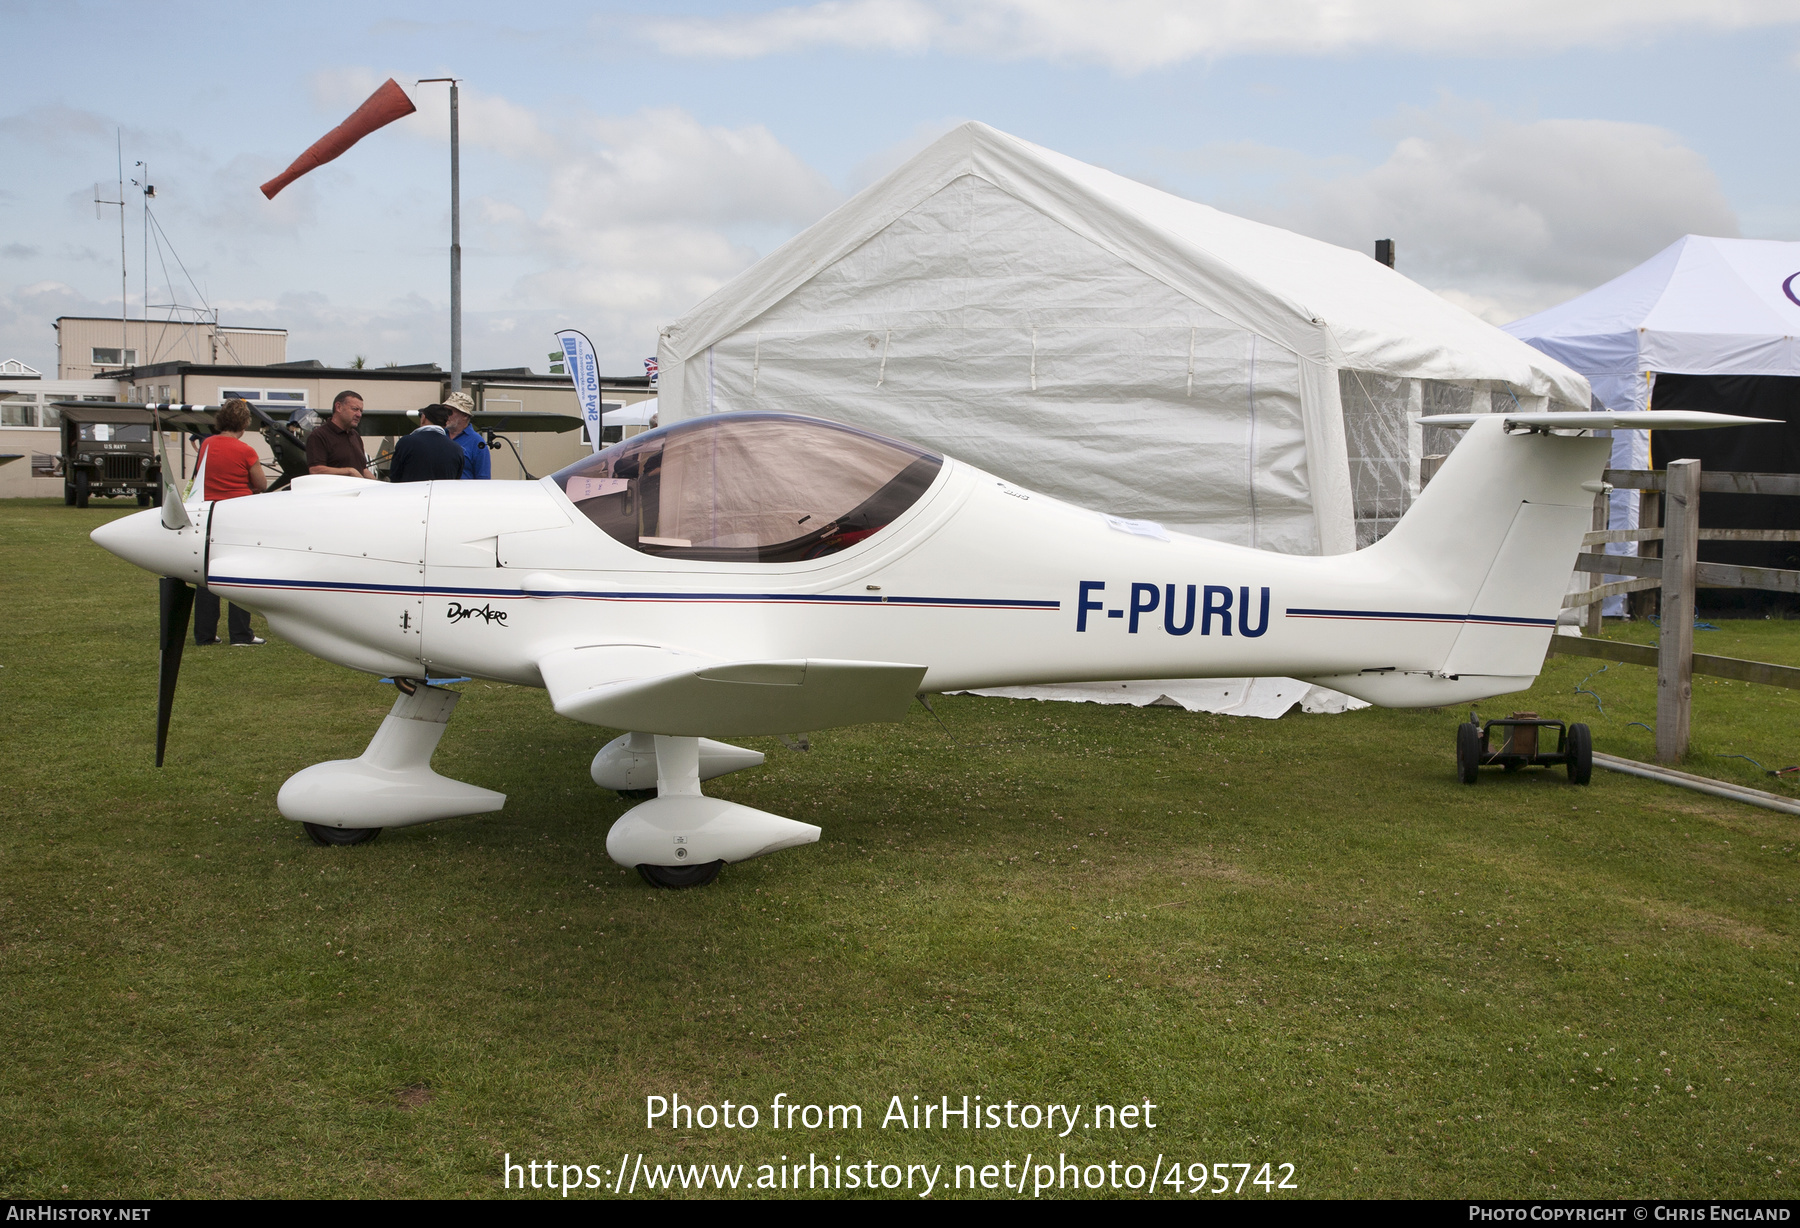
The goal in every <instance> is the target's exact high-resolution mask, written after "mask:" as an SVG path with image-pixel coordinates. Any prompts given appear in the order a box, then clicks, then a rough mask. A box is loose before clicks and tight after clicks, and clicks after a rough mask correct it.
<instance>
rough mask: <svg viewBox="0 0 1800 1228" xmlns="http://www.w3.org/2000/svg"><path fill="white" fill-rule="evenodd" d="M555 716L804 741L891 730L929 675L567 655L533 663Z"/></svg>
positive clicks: (610, 649) (654, 654) (631, 654)
mask: <svg viewBox="0 0 1800 1228" xmlns="http://www.w3.org/2000/svg"><path fill="white" fill-rule="evenodd" d="M538 672H539V674H540V675H541V676H542V677H543V680H544V687H545V689H546V690H548V691H549V692H550V701H551V703H552V704H553V705H555V708H556V711H557V713H558V715H561V716H566V717H569V718H571V719H573V720H578V721H584V722H586V723H587V724H590V725H606V726H608V727H610V728H613V729H630V730H634V731H636V732H639V733H661V734H668V735H671V736H675V737H733V736H737V737H743V736H754V735H758V734H762V735H769V734H779V733H802V732H807V731H810V730H814V729H831V728H835V727H837V726H839V725H859V724H862V723H864V722H867V721H897V720H899V719H900V718H901V717H902V716H904V715H905V714H906V709H907V706H908V705H909V704H911V703H912V701H913V696H914V695H916V694H917V693H918V690H919V683H920V682H921V681H922V680H923V679H924V677H925V666H923V665H902V664H896V663H894V662H890V661H826V660H817V659H807V658H803V659H798V660H787V661H715V660H709V659H708V658H705V657H701V656H697V655H695V654H693V653H686V652H680V651H678V650H676V649H672V648H664V647H662V646H660V645H655V644H595V645H591V646H588V647H583V648H565V649H561V650H559V651H557V652H553V653H550V654H549V655H547V656H545V657H544V658H543V659H541V660H540V661H539V662H538Z"/></svg>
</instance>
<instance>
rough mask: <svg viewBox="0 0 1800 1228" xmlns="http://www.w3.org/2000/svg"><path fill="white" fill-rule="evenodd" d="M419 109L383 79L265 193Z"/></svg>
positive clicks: (266, 187) (271, 195) (266, 186)
mask: <svg viewBox="0 0 1800 1228" xmlns="http://www.w3.org/2000/svg"><path fill="white" fill-rule="evenodd" d="M416 110H418V108H417V107H415V106H413V104H412V99H410V98H408V97H407V96H406V91H405V90H403V89H401V88H400V87H399V86H398V85H396V84H395V83H394V79H393V78H392V77H389V78H388V79H387V80H386V81H384V82H382V84H381V88H380V89H378V90H376V91H375V92H374V93H373V94H370V95H369V100H368V101H367V102H365V103H363V104H362V105H361V106H360V107H358V108H356V110H355V112H354V113H352V114H351V116H350V118H349V119H347V120H345V121H344V122H343V123H341V124H339V125H338V126H337V127H335V128H333V129H332V130H331V131H330V132H327V133H326V134H325V135H324V136H322V137H320V138H319V139H318V140H317V141H315V142H313V145H312V147H311V148H310V149H308V150H307V151H306V152H305V153H303V154H301V155H300V156H299V157H298V158H295V159H294V164H293V165H292V166H290V167H288V168H287V169H286V170H285V171H282V172H281V174H279V175H277V176H275V178H273V179H271V180H269V182H267V183H265V184H263V185H262V194H263V195H264V196H266V197H268V198H269V199H270V200H274V199H275V193H277V192H279V191H281V189H283V188H285V187H287V185H288V184H290V183H292V182H294V180H296V179H298V178H300V176H302V175H304V174H306V172H307V171H310V170H312V169H313V168H314V167H318V166H324V165H325V164H326V163H327V162H329V161H331V160H332V159H333V158H335V157H337V156H338V155H339V154H341V153H343V152H344V151H345V150H346V149H349V148H350V147H351V146H352V145H354V144H356V143H357V142H358V141H360V140H362V139H363V138H364V137H365V136H368V135H369V133H371V132H373V131H375V129H377V128H383V127H386V126H387V125H388V124H391V123H393V122H394V121H395V120H397V119H400V118H402V117H403V116H407V115H411V114H412V113H413V112H414V111H416Z"/></svg>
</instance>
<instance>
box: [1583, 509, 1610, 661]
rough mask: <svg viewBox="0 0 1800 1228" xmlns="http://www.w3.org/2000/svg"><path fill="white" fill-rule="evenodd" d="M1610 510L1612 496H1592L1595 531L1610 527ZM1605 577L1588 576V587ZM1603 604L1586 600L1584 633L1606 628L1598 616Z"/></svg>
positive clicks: (1596, 548) (1599, 550) (1600, 550)
mask: <svg viewBox="0 0 1800 1228" xmlns="http://www.w3.org/2000/svg"><path fill="white" fill-rule="evenodd" d="M1611 511H1612V496H1610V495H1605V494H1599V495H1595V496H1594V520H1593V525H1594V528H1595V530H1596V531H1598V530H1601V529H1609V528H1611V527H1612V514H1611ZM1591 549H1592V550H1593V551H1594V553H1595V554H1605V553H1606V547H1605V546H1594V547H1591ZM1606 579H1607V578H1606V577H1605V576H1603V575H1601V574H1599V573H1598V572H1596V573H1594V574H1593V575H1591V576H1589V577H1588V587H1589V588H1599V587H1600V586H1601V585H1602V584H1605V583H1606ZM1605 604H1606V603H1605V602H1604V601H1590V602H1588V605H1587V628H1586V630H1585V632H1584V634H1587V635H1599V634H1600V633H1601V632H1602V631H1604V630H1605V629H1606V624H1605V622H1604V620H1603V619H1602V618H1601V617H1600V607H1601V606H1603V605H1605Z"/></svg>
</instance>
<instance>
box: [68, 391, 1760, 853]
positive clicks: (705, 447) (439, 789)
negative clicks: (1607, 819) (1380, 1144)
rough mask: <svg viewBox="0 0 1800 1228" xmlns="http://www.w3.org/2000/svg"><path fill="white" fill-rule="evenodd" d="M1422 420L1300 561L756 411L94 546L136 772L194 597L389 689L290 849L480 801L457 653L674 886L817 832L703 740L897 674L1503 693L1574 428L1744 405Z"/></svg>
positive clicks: (152, 527)
mask: <svg viewBox="0 0 1800 1228" xmlns="http://www.w3.org/2000/svg"><path fill="white" fill-rule="evenodd" d="M1425 421H1426V422H1427V423H1434V424H1437V425H1443V426H1466V427H1468V428H1469V433H1468V435H1467V437H1466V438H1465V439H1464V440H1463V441H1462V443H1461V445H1460V446H1459V447H1457V448H1456V449H1455V450H1454V451H1453V452H1452V453H1451V454H1450V456H1449V458H1448V459H1447V460H1446V461H1445V463H1444V465H1443V467H1442V468H1441V469H1440V470H1439V472H1438V473H1437V475H1436V476H1435V477H1434V478H1433V480H1432V481H1431V484H1430V485H1429V486H1428V487H1426V489H1425V490H1424V491H1423V492H1421V494H1420V495H1419V497H1418V499H1417V500H1415V501H1414V503H1413V505H1412V507H1411V508H1410V509H1409V510H1408V511H1407V513H1406V515H1405V516H1404V517H1403V518H1402V519H1401V520H1400V522H1399V524H1398V525H1396V526H1395V528H1394V529H1393V531H1392V532H1390V533H1389V534H1388V535H1387V536H1386V537H1385V538H1383V539H1382V540H1380V541H1378V542H1376V543H1375V544H1374V545H1372V546H1369V547H1368V548H1366V549H1363V550H1359V551H1357V552H1355V553H1353V554H1345V555H1336V556H1327V557H1313V556H1296V555H1282V554H1274V553H1269V552H1266V551H1259V550H1251V549H1245V548H1242V547H1237V546H1230V545H1223V544H1221V543H1218V542H1212V541H1207V540H1204V539H1201V538H1195V537H1188V536H1185V535H1180V534H1170V533H1167V532H1165V531H1163V530H1162V529H1161V528H1160V527H1159V526H1156V525H1154V524H1149V523H1146V522H1141V521H1131V520H1122V519H1119V518H1116V517H1110V516H1107V515H1104V514H1102V513H1099V512H1095V511H1090V510H1087V509H1084V508H1079V507H1075V506H1072V505H1070V504H1067V503H1063V502H1060V501H1058V500H1056V499H1052V498H1049V497H1046V496H1044V495H1041V494H1037V493H1034V492H1033V491H1030V490H1025V489H1022V488H1020V487H1018V486H1015V485H1014V484H1012V483H1011V482H1007V481H1005V480H1003V479H1000V478H997V477H995V476H993V475H992V474H989V473H985V472H983V471H981V470H979V469H976V468H974V467H973V466H970V465H967V464H963V463H961V462H958V461H955V460H952V459H950V458H947V457H943V456H938V455H935V454H933V453H931V452H928V451H926V450H924V449H921V448H918V447H915V446H913V445H911V444H907V443H903V442H900V441H898V440H894V439H887V438H883V437H881V436H878V435H874V434H871V433H869V432H866V431H862V430H858V429H855V428H853V427H848V426H844V425H841V424H838V423H834V422H828V421H823V420H820V419H815V418H804V417H798V416H794V415H788V414H777V413H731V414H719V415H714V416H711V417H705V418H695V419H690V420H687V421H683V422H679V423H675V424H673V425H670V426H665V427H662V428H660V429H658V430H654V431H649V432H646V433H644V434H640V435H637V436H634V437H633V438H631V439H628V440H626V441H624V442H622V443H619V444H615V445H613V446H612V447H610V448H607V449H605V450H604V451H600V452H596V453H594V454H593V455H592V456H589V457H586V458H583V459H582V460H580V461H578V462H576V463H575V464H573V465H570V466H569V467H567V468H566V469H563V470H562V471H561V472H559V473H556V474H554V475H552V476H550V477H547V478H544V479H542V480H540V481H536V482H423V483H417V484H408V485H388V484H385V483H378V482H367V481H363V480H361V479H357V478H342V477H327V476H319V477H301V478H298V479H296V480H295V481H294V483H293V485H292V489H291V491H288V492H283V493H279V494H275V495H267V496H260V497H253V498H243V499H233V500H229V501H223V502H218V503H207V502H204V501H202V500H201V499H199V498H198V497H197V496H196V497H195V498H194V499H193V500H192V501H190V502H187V503H185V504H184V503H183V502H182V501H181V499H180V497H179V495H178V493H177V492H176V491H175V490H174V488H173V486H172V485H167V486H166V489H165V498H164V502H163V506H162V507H161V508H160V509H152V510H150V511H144V512H139V513H137V514H135V515H132V516H127V517H124V518H122V519H119V520H116V521H113V522H111V523H110V524H107V525H104V526H102V527H101V528H99V529H96V530H95V531H94V534H93V537H94V540H95V541H96V542H98V543H99V544H100V545H101V546H103V547H105V548H106V549H107V550H110V551H111V552H113V553H114V554H116V555H118V556H120V557H121V558H124V559H126V560H128V561H130V562H132V563H135V564H136V565H138V566H140V567H142V568H144V569H146V570H148V571H151V572H154V573H156V574H157V575H159V576H161V577H163V580H162V671H161V689H160V695H159V704H158V713H157V762H158V763H159V764H160V763H161V762H162V757H163V746H164V743H165V740H166V736H167V729H168V720H169V713H170V709H171V704H172V702H173V696H174V689H175V680H176V675H177V671H178V670H179V666H180V657H181V647H182V643H183V640H184V638H185V635H186V630H187V623H188V611H189V609H190V607H191V605H192V601H193V589H192V588H191V587H190V586H191V585H194V584H204V585H206V586H207V587H209V588H211V589H212V590H213V591H214V592H215V593H217V594H219V595H220V596H221V597H224V598H227V599H229V600H231V601H234V602H236V603H238V604H239V605H243V606H247V607H249V608H251V609H254V610H257V611H260V612H261V613H262V614H264V615H265V616H266V617H267V619H268V622H269V626H270V628H271V629H272V630H273V631H274V632H275V633H276V634H278V635H280V636H282V637H283V638H285V639H287V640H289V641H291V642H292V643H294V644H296V645H298V646H299V647H301V648H303V649H305V650H306V651H308V652H310V653H313V654H314V655H316V656H319V657H322V658H324V659H326V660H328V661H333V662H336V663H338V664H340V665H345V666H348V667H349V668H351V669H356V670H362V671H365V672H367V673H371V674H376V675H380V676H383V677H391V678H393V679H394V680H395V681H396V683H397V684H398V686H399V690H400V692H401V693H400V694H399V695H398V697H397V698H396V699H395V702H394V707H393V710H392V712H390V713H389V715H388V716H387V718H386V719H385V720H384V721H383V722H382V725H381V727H380V729H379V730H378V731H377V732H376V734H375V736H374V739H373V740H372V741H371V742H370V743H369V747H368V749H367V750H366V751H365V752H364V753H363V755H362V756H361V757H359V758H357V759H348V760H335V761H332V762H329V763H320V764H317V765H315V766H313V767H309V768H306V769H304V770H303V771H300V772H298V773H296V774H295V775H294V776H292V777H290V778H289V779H288V781H287V782H286V783H285V784H284V785H283V786H282V789H281V792H280V795H279V798H278V805H279V807H280V810H281V813H282V814H283V815H285V816H286V817H288V818H290V819H294V820H298V821H300V822H302V823H304V824H306V826H307V830H308V831H309V832H311V833H312V836H313V838H314V839H315V840H317V841H319V842H321V843H331V844H353V843H358V842H360V841H363V840H367V839H372V838H373V837H374V836H376V835H378V834H379V833H380V829H381V828H384V827H402V826H407V825H410V824H414V823H425V822H430V821H433V820H437V819H445V818H451V817H455V816H458V815H471V814H481V813H486V812H490V811H494V810H498V809H500V808H501V806H502V805H503V804H504V803H505V800H506V799H505V796H504V795H503V794H500V793H495V792H492V791H490V790H487V789H481V788H477V787H475V786H473V785H468V784H463V783H461V782H458V781H454V780H449V779H447V778H445V777H442V776H439V775H438V774H437V773H435V772H433V771H432V770H431V767H430V761H431V755H432V752H433V751H434V750H435V748H436V746H437V744H438V741H439V739H440V738H441V737H442V736H443V732H444V727H445V724H446V723H447V722H448V721H449V719H450V715H451V712H452V710H453V709H454V708H455V706H456V704H457V702H458V700H459V699H460V695H459V694H458V693H457V692H455V691H452V690H449V689H447V688H444V687H439V686H433V685H431V684H430V683H429V682H428V681H427V679H429V678H434V677H436V678H447V677H452V676H458V675H469V676H472V677H479V678H487V679H494V680H498V681H505V682H511V683H518V684H522V685H528V686H541V687H543V688H544V689H545V690H547V691H548V692H549V694H550V701H551V704H552V705H553V706H554V708H555V710H556V711H557V713H559V714H560V715H562V716H565V717H569V718H571V719H573V720H578V721H584V722H587V723H589V724H593V725H601V726H606V727H609V728H612V729H623V730H629V731H631V732H629V733H627V734H625V735H624V736H622V737H619V738H617V739H615V740H614V741H612V742H611V743H609V744H607V745H606V746H605V747H604V748H603V749H602V750H601V751H600V752H599V754H598V755H596V756H595V758H594V762H593V766H592V775H593V778H594V781H595V782H596V783H597V784H598V785H600V786H602V787H604V788H612V789H617V790H620V791H622V792H631V791H635V790H646V789H649V788H651V787H654V788H655V790H656V796H655V797H654V798H653V799H652V800H648V801H645V802H643V803H641V804H640V805H637V806H635V807H633V808H632V809H631V810H629V811H627V812H626V813H625V814H624V815H623V816H622V817H621V818H620V819H619V820H618V821H617V822H616V823H614V825H613V827H612V829H611V831H610V832H609V833H608V835H607V838H606V849H607V852H608V853H609V854H610V855H611V856H612V857H613V859H614V860H616V861H617V862H619V863H620V864H621V865H625V866H628V867H636V868H637V869H638V870H639V871H640V873H642V874H643V876H644V878H645V879H646V880H647V881H649V882H651V883H653V884H656V885H660V886H671V887H673V886H692V885H697V884H700V883H704V882H709V881H711V880H712V878H714V877H715V876H716V875H717V874H718V872H719V869H720V867H721V866H722V865H723V864H725V863H726V862H733V861H742V860H745V859H747V858H751V857H756V856H759V855H761V854H764V853H770V852H774V851H776V850H779V849H785V848H791V847H794V846H796V845H801V844H806V843H810V842H812V841H814V840H816V839H818V836H819V831H820V829H819V828H817V827H814V826H812V825H810V824H806V823H799V822H796V821H794V820H791V819H786V818H782V817H780V816H777V815H773V814H768V813H765V812H763V811H760V810H755V809H752V808H750V807H747V806H741V805H737V804H735V803H732V802H728V801H725V800H723V799H720V798H712V797H707V796H705V795H704V794H703V793H702V792H701V788H700V784H701V781H703V780H707V779H710V778H712V777H715V776H719V775H722V774H724V773H726V772H732V771H737V770H739V769H741V768H746V767H753V766H755V765H757V764H759V763H761V762H762V756H761V755H760V754H759V753H757V752H755V751H752V750H745V749H743V748H740V747H735V746H731V745H729V744H727V743H725V742H721V741H714V740H713V739H717V738H730V737H744V736H755V735H770V734H793V733H799V732H804V731H812V730H819V729H827V728H833V727H837V726H842V725H850V724H858V723H862V722H867V721H892V720H898V719H899V718H900V717H901V716H902V715H903V714H904V713H905V711H906V709H907V707H908V705H910V704H911V703H912V701H913V698H914V697H915V696H916V695H919V694H922V693H928V692H935V691H945V690H963V689H972V688H980V687H998V686H1019V685H1024V684H1031V683H1050V682H1074V681H1103V680H1110V679H1120V678H1205V677H1246V676H1255V675H1282V676H1288V677H1294V678H1301V679H1305V680H1308V681H1311V682H1316V683H1319V684H1322V685H1324V686H1328V687H1332V688H1335V689H1337V690H1340V691H1344V692H1347V693H1348V694H1351V695H1355V696H1357V697H1359V698H1362V699H1366V700H1368V701H1369V702H1371V703H1374V704H1378V705H1382V706H1388V707H1422V706H1440V705H1446V704H1456V703H1464V702H1468V701H1471V700H1477V699H1483V698H1486V697H1489V696H1493V695H1500V694H1505V693H1507V692H1510V691H1518V690H1522V689H1524V688H1525V687H1527V686H1529V685H1530V684H1531V682H1532V680H1533V678H1534V677H1535V676H1536V675H1537V673H1538V670H1539V669H1540V667H1541V666H1542V663H1543V659H1544V654H1545V651H1546V649H1547V647H1548V645H1549V637H1550V635H1551V634H1552V632H1553V631H1554V628H1555V624H1556V618H1557V615H1558V613H1559V612H1560V610H1561V606H1562V597H1563V594H1564V591H1565V589H1566V587H1567V583H1568V579H1569V575H1570V568H1571V566H1572V565H1573V563H1574V559H1575V555H1576V554H1577V553H1578V551H1579V550H1580V548H1581V540H1582V535H1583V534H1584V533H1585V532H1586V531H1587V529H1588V526H1589V523H1590V517H1591V514H1592V511H1591V509H1592V507H1593V497H1594V495H1595V494H1596V493H1598V492H1600V491H1601V490H1602V489H1603V486H1602V484H1601V480H1600V479H1601V477H1602V473H1603V471H1604V468H1605V465H1606V459H1607V455H1608V449H1609V447H1610V441H1609V440H1607V439H1604V438H1597V437H1594V436H1592V435H1591V434H1589V433H1588V432H1592V431H1595V430H1606V429H1647V428H1649V427H1651V426H1655V427H1663V428H1675V429H1683V430H1691V429H1696V428H1701V427H1713V426H1738V425H1749V424H1752V423H1756V422H1760V421H1762V420H1761V419H1751V418H1736V417H1727V416H1723V415H1716V414H1703V413H1669V412H1661V413H1617V414H1615V413H1519V414H1499V413H1496V414H1481V415H1465V416H1452V417H1439V418H1434V419H1425ZM159 437H160V436H159ZM163 472H164V473H165V474H167V473H168V472H169V469H168V467H167V466H166V465H165V466H164V469H163ZM193 489H194V490H195V491H196V492H201V491H203V490H204V482H203V481H202V480H196V481H195V483H194V485H193Z"/></svg>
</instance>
